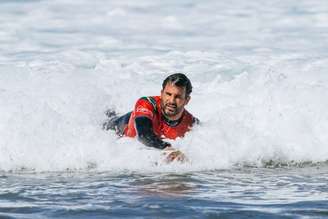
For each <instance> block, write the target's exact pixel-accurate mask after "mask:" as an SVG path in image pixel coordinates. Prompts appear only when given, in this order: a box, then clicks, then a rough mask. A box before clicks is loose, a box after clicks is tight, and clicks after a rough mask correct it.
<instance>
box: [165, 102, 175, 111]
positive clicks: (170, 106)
mask: <svg viewBox="0 0 328 219" xmlns="http://www.w3.org/2000/svg"><path fill="white" fill-rule="evenodd" d="M166 109H167V110H169V111H171V112H175V111H176V109H177V106H176V105H174V104H167V105H166Z"/></svg>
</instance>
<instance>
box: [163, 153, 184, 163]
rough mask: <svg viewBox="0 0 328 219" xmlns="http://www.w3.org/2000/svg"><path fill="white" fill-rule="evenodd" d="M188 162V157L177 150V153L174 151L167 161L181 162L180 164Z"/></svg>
mask: <svg viewBox="0 0 328 219" xmlns="http://www.w3.org/2000/svg"><path fill="white" fill-rule="evenodd" d="M186 160H187V157H186V155H184V154H183V153H182V152H181V151H179V150H176V151H172V152H171V153H169V154H168V155H167V157H166V161H167V162H168V163H169V162H172V161H179V162H184V161H186Z"/></svg>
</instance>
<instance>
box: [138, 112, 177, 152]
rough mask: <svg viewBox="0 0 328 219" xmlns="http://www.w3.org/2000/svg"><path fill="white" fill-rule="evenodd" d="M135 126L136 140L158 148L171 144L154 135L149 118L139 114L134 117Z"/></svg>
mask: <svg viewBox="0 0 328 219" xmlns="http://www.w3.org/2000/svg"><path fill="white" fill-rule="evenodd" d="M135 127H136V131H137V135H138V140H139V141H140V142H142V143H143V144H144V145H146V146H149V147H154V148H158V149H164V148H166V147H168V146H171V144H170V143H168V142H165V141H162V139H160V138H159V137H157V136H156V135H155V133H154V131H153V123H152V121H151V119H149V118H147V117H145V116H139V117H137V118H135Z"/></svg>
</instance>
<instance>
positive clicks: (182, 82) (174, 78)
mask: <svg viewBox="0 0 328 219" xmlns="http://www.w3.org/2000/svg"><path fill="white" fill-rule="evenodd" d="M168 83H170V84H173V85H175V86H177V87H185V88H186V97H188V96H190V94H191V92H192V85H191V82H190V80H189V78H187V76H186V75H185V74H182V73H175V74H172V75H169V76H168V77H167V78H165V80H164V81H163V84H162V88H163V90H164V88H165V86H166V85H167V84H168Z"/></svg>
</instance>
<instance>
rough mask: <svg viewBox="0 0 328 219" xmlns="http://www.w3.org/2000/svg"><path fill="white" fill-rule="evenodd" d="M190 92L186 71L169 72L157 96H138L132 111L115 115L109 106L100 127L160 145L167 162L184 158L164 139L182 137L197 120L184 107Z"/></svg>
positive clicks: (152, 144)
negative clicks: (105, 118) (104, 120)
mask: <svg viewBox="0 0 328 219" xmlns="http://www.w3.org/2000/svg"><path fill="white" fill-rule="evenodd" d="M191 92H192V85H191V82H190V80H189V79H188V78H187V76H186V75H184V74H182V73H176V74H172V75H170V76H168V77H167V78H166V79H165V80H164V81H163V83H162V90H161V95H160V96H148V97H142V98H140V99H139V100H138V101H137V102H136V104H135V107H134V110H133V111H132V112H129V113H127V114H125V115H123V116H117V114H116V113H115V112H114V111H112V110H108V111H107V112H106V115H107V116H108V117H109V119H108V120H107V121H106V122H105V123H104V124H103V129H105V130H115V132H116V133H117V134H118V135H119V136H128V137H137V138H138V140H139V141H140V142H142V143H143V144H144V145H146V146H149V147H154V148H158V149H162V150H163V151H164V152H165V154H167V161H168V162H170V161H173V160H178V161H185V160H186V156H185V155H184V154H183V153H182V152H181V151H179V150H177V149H175V148H174V147H173V146H172V145H171V144H170V143H169V142H166V141H164V140H163V139H164V138H167V139H173V140H174V139H176V138H178V137H183V136H184V135H185V133H186V132H188V131H190V129H191V127H192V126H193V125H194V124H198V123H199V120H198V119H197V118H196V117H194V116H193V115H191V114H190V113H189V112H188V111H187V110H186V109H185V106H186V105H187V104H188V103H189V101H190V94H191Z"/></svg>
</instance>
